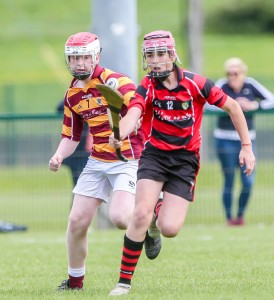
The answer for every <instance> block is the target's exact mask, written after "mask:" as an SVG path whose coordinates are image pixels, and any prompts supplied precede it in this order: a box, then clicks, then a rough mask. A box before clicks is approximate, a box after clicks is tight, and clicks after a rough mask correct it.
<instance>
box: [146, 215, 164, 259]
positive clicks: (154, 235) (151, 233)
mask: <svg viewBox="0 0 274 300" xmlns="http://www.w3.org/2000/svg"><path fill="white" fill-rule="evenodd" d="M161 247H162V239H161V234H160V230H159V229H158V228H157V226H156V220H155V218H154V219H153V221H152V222H151V224H150V227H149V229H148V231H147V233H146V238H145V251H146V256H147V258H148V259H155V258H156V257H157V256H158V255H159V253H160V251H161Z"/></svg>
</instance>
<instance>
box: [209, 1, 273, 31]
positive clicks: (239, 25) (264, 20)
mask: <svg viewBox="0 0 274 300" xmlns="http://www.w3.org/2000/svg"><path fill="white" fill-rule="evenodd" d="M206 27H207V30H208V31H209V32H218V33H230V34H235V33H238V34H239V33H248V34H251V33H252V34H258V33H273V32H274V2H273V1H272V0H263V1H262V0H242V1H238V0H229V1H221V2H220V4H219V5H218V6H217V7H216V9H215V10H214V11H211V12H210V13H209V15H208V16H207V18H206Z"/></svg>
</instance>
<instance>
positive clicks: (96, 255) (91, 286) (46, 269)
mask: <svg viewBox="0 0 274 300" xmlns="http://www.w3.org/2000/svg"><path fill="white" fill-rule="evenodd" d="M89 239H90V241H89V248H90V250H89V252H90V255H89V256H88V259H87V274H86V280H85V290H84V291H81V292H65V293H58V292H56V287H57V286H58V285H59V284H60V283H61V281H62V280H63V279H64V278H66V276H67V275H66V269H67V261H66V249H65V237H64V233H63V232H59V231H55V232H54V231H50V232H39V233H33V232H29V233H22V234H16V233H15V234H2V235H0V244H1V260H0V277H1V278H2V279H1V281H0V294H1V299H3V300H10V299H21V300H25V299H50V300H54V299H100V300H101V299H107V298H108V297H107V295H108V293H109V291H110V289H111V288H112V287H114V285H115V284H116V282H117V279H118V275H119V265H120V258H121V257H120V255H121V247H122V239H123V232H121V231H118V230H107V231H91V232H90V234H89ZM273 268H274V257H273V226H266V227H258V226H251V225H250V226H246V227H244V228H227V227H225V226H218V227H216V226H197V225H192V226H191V225H186V226H185V227H184V229H183V230H182V231H181V233H180V234H179V236H178V237H176V238H175V239H170V240H168V239H164V241H163V249H162V252H161V254H160V256H159V257H158V258H157V259H156V260H155V261H149V260H148V259H146V257H145V254H144V253H143V255H142V256H141V260H140V263H139V265H138V267H137V270H136V272H135V277H134V280H133V288H132V291H131V294H130V296H129V297H127V298H129V299H170V300H176V299H178V300H182V299H186V300H192V299H193V300H215V299H216V300H217V299H218V300H228V299H233V300H235V299H237V300H253V299H254V300H258V299H260V300H269V299H272V297H273ZM124 298H126V297H124Z"/></svg>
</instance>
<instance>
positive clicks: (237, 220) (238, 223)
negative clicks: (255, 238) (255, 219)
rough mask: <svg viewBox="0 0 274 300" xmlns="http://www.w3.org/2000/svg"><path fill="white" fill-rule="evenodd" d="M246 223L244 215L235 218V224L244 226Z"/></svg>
mask: <svg viewBox="0 0 274 300" xmlns="http://www.w3.org/2000/svg"><path fill="white" fill-rule="evenodd" d="M244 224H245V221H244V218H243V217H238V218H237V219H236V220H235V225H238V226H243V225H244Z"/></svg>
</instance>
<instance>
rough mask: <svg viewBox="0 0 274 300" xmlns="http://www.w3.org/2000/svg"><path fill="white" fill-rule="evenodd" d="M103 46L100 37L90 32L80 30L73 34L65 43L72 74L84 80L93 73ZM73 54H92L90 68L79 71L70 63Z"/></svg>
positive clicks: (67, 60)
mask: <svg viewBox="0 0 274 300" xmlns="http://www.w3.org/2000/svg"><path fill="white" fill-rule="evenodd" d="M100 52H101V48H100V42H99V39H98V37H97V36H96V35H95V34H92V33H90V32H79V33H76V34H73V35H71V36H70V37H69V38H68V40H67V41H66V44H65V58H66V63H67V66H68V69H69V71H70V73H71V75H72V76H73V77H75V78H77V79H80V80H83V79H86V78H88V77H89V76H90V75H92V73H93V71H94V68H95V66H96V65H97V63H98V57H99V55H100ZM72 56H91V59H92V63H91V65H90V68H89V70H85V72H77V71H76V70H75V69H74V68H72V67H71V66H70V64H69V61H70V57H72Z"/></svg>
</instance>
